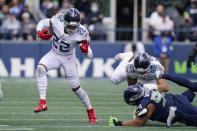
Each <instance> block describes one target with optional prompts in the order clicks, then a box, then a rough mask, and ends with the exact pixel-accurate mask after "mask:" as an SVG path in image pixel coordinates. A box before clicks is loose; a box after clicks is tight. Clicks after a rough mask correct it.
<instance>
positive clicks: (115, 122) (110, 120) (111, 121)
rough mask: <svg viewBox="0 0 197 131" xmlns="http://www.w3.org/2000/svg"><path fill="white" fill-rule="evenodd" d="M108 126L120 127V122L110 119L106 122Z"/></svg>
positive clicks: (114, 118) (113, 118)
mask: <svg viewBox="0 0 197 131" xmlns="http://www.w3.org/2000/svg"><path fill="white" fill-rule="evenodd" d="M108 125H109V126H122V122H121V121H119V120H118V119H117V118H116V117H112V116H111V117H110V118H109V120H108Z"/></svg>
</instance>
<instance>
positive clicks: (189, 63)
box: [187, 56, 195, 68]
mask: <svg viewBox="0 0 197 131" xmlns="http://www.w3.org/2000/svg"><path fill="white" fill-rule="evenodd" d="M192 62H193V63H195V57H192V56H189V58H188V59H187V68H191V65H192Z"/></svg>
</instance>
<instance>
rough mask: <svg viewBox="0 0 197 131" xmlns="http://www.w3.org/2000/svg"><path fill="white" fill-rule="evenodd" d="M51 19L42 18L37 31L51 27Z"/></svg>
mask: <svg viewBox="0 0 197 131" xmlns="http://www.w3.org/2000/svg"><path fill="white" fill-rule="evenodd" d="M49 21H50V19H44V20H41V21H40V22H39V23H38V25H37V28H36V31H42V30H43V29H46V28H48V29H49V28H50V24H49Z"/></svg>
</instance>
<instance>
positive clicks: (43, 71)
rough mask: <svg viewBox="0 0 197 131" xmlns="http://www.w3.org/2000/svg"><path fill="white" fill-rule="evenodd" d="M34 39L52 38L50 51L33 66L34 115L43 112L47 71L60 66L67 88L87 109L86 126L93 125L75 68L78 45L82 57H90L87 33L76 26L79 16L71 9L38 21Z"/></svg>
mask: <svg viewBox="0 0 197 131" xmlns="http://www.w3.org/2000/svg"><path fill="white" fill-rule="evenodd" d="M37 34H38V37H39V38H41V39H44V40H48V39H50V38H51V37H52V36H53V41H52V49H51V50H50V51H49V52H48V53H47V54H46V55H45V56H43V57H42V58H41V60H40V61H39V64H38V66H37V72H36V74H37V75H36V76H37V86H38V91H39V95H40V103H39V104H38V107H37V108H36V109H35V110H34V112H35V113H37V112H41V111H46V110H47V109H48V108H47V104H46V89H47V72H48V71H49V70H53V69H57V68H59V67H60V66H63V68H64V71H65V73H66V76H67V78H68V80H69V85H70V87H71V88H72V90H73V92H74V93H75V94H76V95H77V96H78V98H79V99H80V101H81V102H82V103H83V105H84V106H85V107H86V108H87V113H88V117H89V123H96V122H97V119H96V115H95V111H94V109H93V107H92V105H91V103H90V100H89V97H88V95H87V93H86V92H85V91H84V90H83V89H82V87H80V81H79V75H78V68H77V64H76V55H75V47H76V46H77V45H78V44H79V43H81V44H80V48H81V51H82V53H83V54H84V55H85V57H86V58H92V57H93V54H92V50H91V48H90V46H89V32H88V30H87V29H86V28H85V27H83V26H82V25H81V24H80V13H79V11H78V10H77V9H75V8H70V9H67V10H65V11H64V12H63V13H59V14H56V15H55V16H53V17H52V18H51V19H44V20H41V21H40V22H39V23H38V25H37Z"/></svg>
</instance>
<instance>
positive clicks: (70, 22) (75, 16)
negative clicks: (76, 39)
mask: <svg viewBox="0 0 197 131" xmlns="http://www.w3.org/2000/svg"><path fill="white" fill-rule="evenodd" d="M64 14H65V16H64V31H65V33H68V34H74V33H75V32H76V31H77V29H78V28H79V25H80V13H79V11H78V10H77V9H74V8H70V9H68V10H66V11H65V13H64Z"/></svg>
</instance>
